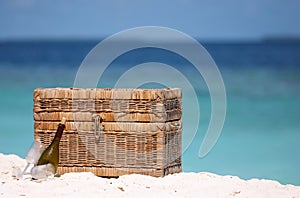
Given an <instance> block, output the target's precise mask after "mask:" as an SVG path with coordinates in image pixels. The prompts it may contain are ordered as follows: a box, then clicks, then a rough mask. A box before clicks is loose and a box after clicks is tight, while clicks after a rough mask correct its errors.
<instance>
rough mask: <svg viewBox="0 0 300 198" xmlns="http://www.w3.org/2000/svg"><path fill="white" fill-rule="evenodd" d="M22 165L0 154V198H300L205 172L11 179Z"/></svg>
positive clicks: (295, 190) (293, 191)
mask: <svg viewBox="0 0 300 198" xmlns="http://www.w3.org/2000/svg"><path fill="white" fill-rule="evenodd" d="M25 165H26V161H25V160H24V159H22V158H20V157H18V156H16V155H3V154H0V197H39V198H40V197H41V196H43V197H44V198H47V197H55V196H56V197H110V198H111V197H141V196H143V197H153V196H156V197H291V198H293V197H294V198H296V197H300V186H294V185H281V184H280V183H279V182H277V181H271V180H259V179H251V180H247V181H246V180H242V179H240V178H238V177H236V176H219V175H216V174H212V173H206V172H201V173H180V174H174V175H168V176H166V177H163V178H155V177H150V176H144V175H125V176H121V177H119V178H118V179H108V178H101V177H96V176H95V175H93V174H92V173H68V174H64V175H61V176H60V177H54V178H49V179H47V180H43V181H39V180H31V179H30V177H25V178H23V179H20V180H18V179H16V178H14V177H12V171H13V169H14V168H15V167H20V168H21V169H22V168H23V167H25Z"/></svg>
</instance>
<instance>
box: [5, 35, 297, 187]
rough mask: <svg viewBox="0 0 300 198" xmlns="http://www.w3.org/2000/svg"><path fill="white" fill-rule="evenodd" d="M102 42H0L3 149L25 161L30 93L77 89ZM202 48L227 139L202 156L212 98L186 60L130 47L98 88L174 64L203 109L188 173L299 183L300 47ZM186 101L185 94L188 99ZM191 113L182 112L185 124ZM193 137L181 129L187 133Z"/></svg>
mask: <svg viewBox="0 0 300 198" xmlns="http://www.w3.org/2000/svg"><path fill="white" fill-rule="evenodd" d="M99 41H100V40H91V41H87V40H85V41H80V40H74V41H72V40H49V41H2V42H0V93H1V97H0V111H1V113H0V120H1V122H0V135H1V138H0V152H2V153H5V154H11V153H14V154H17V155H19V156H21V157H25V155H26V152H27V149H28V148H29V146H30V144H31V142H32V141H33V115H32V114H33V113H32V109H33V90H34V89H35V88H38V87H72V86H73V82H74V79H75V75H76V72H77V70H78V67H79V65H80V64H81V61H82V60H83V59H84V57H85V56H86V55H87V53H88V52H89V51H90V50H91V49H92V48H93V47H94V46H95V45H96V44H97V43H98V42H99ZM175 44H176V43H175ZM202 44H203V46H204V47H205V48H206V49H207V51H208V52H209V53H210V54H211V56H212V58H213V59H214V60H215V62H216V64H217V65H218V67H219V69H220V72H221V74H222V76H223V79H224V82H225V86H226V91H227V117H226V121H225V125H224V128H223V131H222V134H221V136H220V138H219V140H218V142H217V144H216V145H215V147H214V148H213V150H212V151H211V152H210V153H209V154H208V155H207V156H206V157H204V158H202V159H201V158H199V157H198V152H199V147H200V145H201V142H202V141H203V137H204V135H205V132H206V129H207V127H208V122H209V119H210V97H209V92H208V90H207V88H206V85H205V83H204V82H203V81H201V80H200V81H199V79H201V77H199V76H197V75H196V74H194V73H193V70H192V69H191V67H190V65H189V63H188V61H186V60H185V59H183V58H182V57H179V56H178V55H176V54H174V53H171V52H168V51H164V50H161V49H154V48H144V49H139V50H133V51H130V52H128V53H126V54H123V55H122V56H120V57H118V58H117V59H116V60H115V61H114V62H113V63H112V64H111V65H110V67H109V69H110V70H108V71H107V73H106V77H105V78H104V79H102V81H101V82H100V83H99V87H112V86H113V85H114V83H115V80H117V79H118V77H119V76H120V75H121V74H122V72H123V71H126V70H128V69H129V68H131V67H132V66H134V65H137V64H141V63H144V62H162V63H166V64H169V65H171V66H174V67H175V68H177V69H178V70H179V71H180V72H182V73H183V74H184V75H186V76H188V79H189V80H190V81H191V82H193V81H194V84H195V89H196V93H197V95H198V96H199V103H200V109H201V120H200V122H199V129H198V131H197V134H196V136H195V138H194V139H193V142H192V143H191V145H190V146H189V147H188V149H187V150H186V151H185V152H184V153H183V171H195V172H199V171H209V172H214V173H217V174H222V175H237V176H239V177H241V178H244V179H249V178H253V177H256V178H266V179H276V180H278V181H279V182H281V183H284V184H286V183H292V184H297V185H300V179H299V178H300V171H299V167H300V148H299V145H300V104H299V101H300V43H299V42H286V41H285V42H283V41H280V42H275V41H272V42H270V41H268V42H267V41H261V42H206V43H202ZM120 45H121V43H120ZM178 45H179V44H178ZM137 78H142V76H137ZM174 80H176V79H174ZM195 82H196V83H195ZM188 98H189V96H188V95H184V96H183V100H184V101H185V100H188ZM184 105H189V103H188V102H187V103H184ZM183 110H184V109H183ZM188 115H189V112H185V111H184V120H185V119H188ZM184 120H183V121H184ZM189 132H190V129H189V126H187V125H184V129H183V133H189ZM183 141H185V140H183Z"/></svg>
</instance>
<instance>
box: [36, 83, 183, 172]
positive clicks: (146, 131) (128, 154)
mask: <svg viewBox="0 0 300 198" xmlns="http://www.w3.org/2000/svg"><path fill="white" fill-rule="evenodd" d="M181 114H182V109H181V89H177V88H172V89H171V88H164V89H98V88H95V89H79V88H46V89H43V88H39V89H36V90H35V91H34V137H35V139H36V140H38V141H40V142H41V143H42V144H43V145H44V146H45V147H47V146H48V145H49V144H50V143H51V141H52V139H53V137H54V135H55V131H56V128H57V125H58V123H59V122H60V120H61V118H62V117H65V118H66V119H67V123H66V129H65V132H64V134H63V136H62V139H61V142H60V153H59V167H58V170H57V172H58V174H63V173H66V172H86V171H90V172H93V173H94V174H95V175H98V176H107V177H117V176H120V175H124V174H131V173H137V174H145V175H151V176H164V175H167V174H169V173H177V172H181V135H182V123H181Z"/></svg>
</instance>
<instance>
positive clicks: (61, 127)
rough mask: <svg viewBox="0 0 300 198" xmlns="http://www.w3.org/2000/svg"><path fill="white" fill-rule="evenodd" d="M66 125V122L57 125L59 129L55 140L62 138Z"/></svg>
mask: <svg viewBox="0 0 300 198" xmlns="http://www.w3.org/2000/svg"><path fill="white" fill-rule="evenodd" d="M65 127H66V126H65V125H64V124H58V127H57V131H56V133H55V137H54V140H60V138H61V136H62V134H63V132H64V129H65Z"/></svg>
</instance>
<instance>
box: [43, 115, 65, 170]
mask: <svg viewBox="0 0 300 198" xmlns="http://www.w3.org/2000/svg"><path fill="white" fill-rule="evenodd" d="M65 122H66V119H65V118H62V121H61V123H59V124H58V127H57V131H56V134H55V137H54V139H53V140H52V142H51V144H50V145H49V146H48V148H46V149H45V150H44V152H43V153H42V155H41V157H40V159H39V161H38V163H37V165H44V164H48V163H50V164H52V165H53V167H54V173H56V170H57V167H58V162H59V142H60V139H61V136H62V134H63V131H64V129H65V127H66V126H65Z"/></svg>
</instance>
